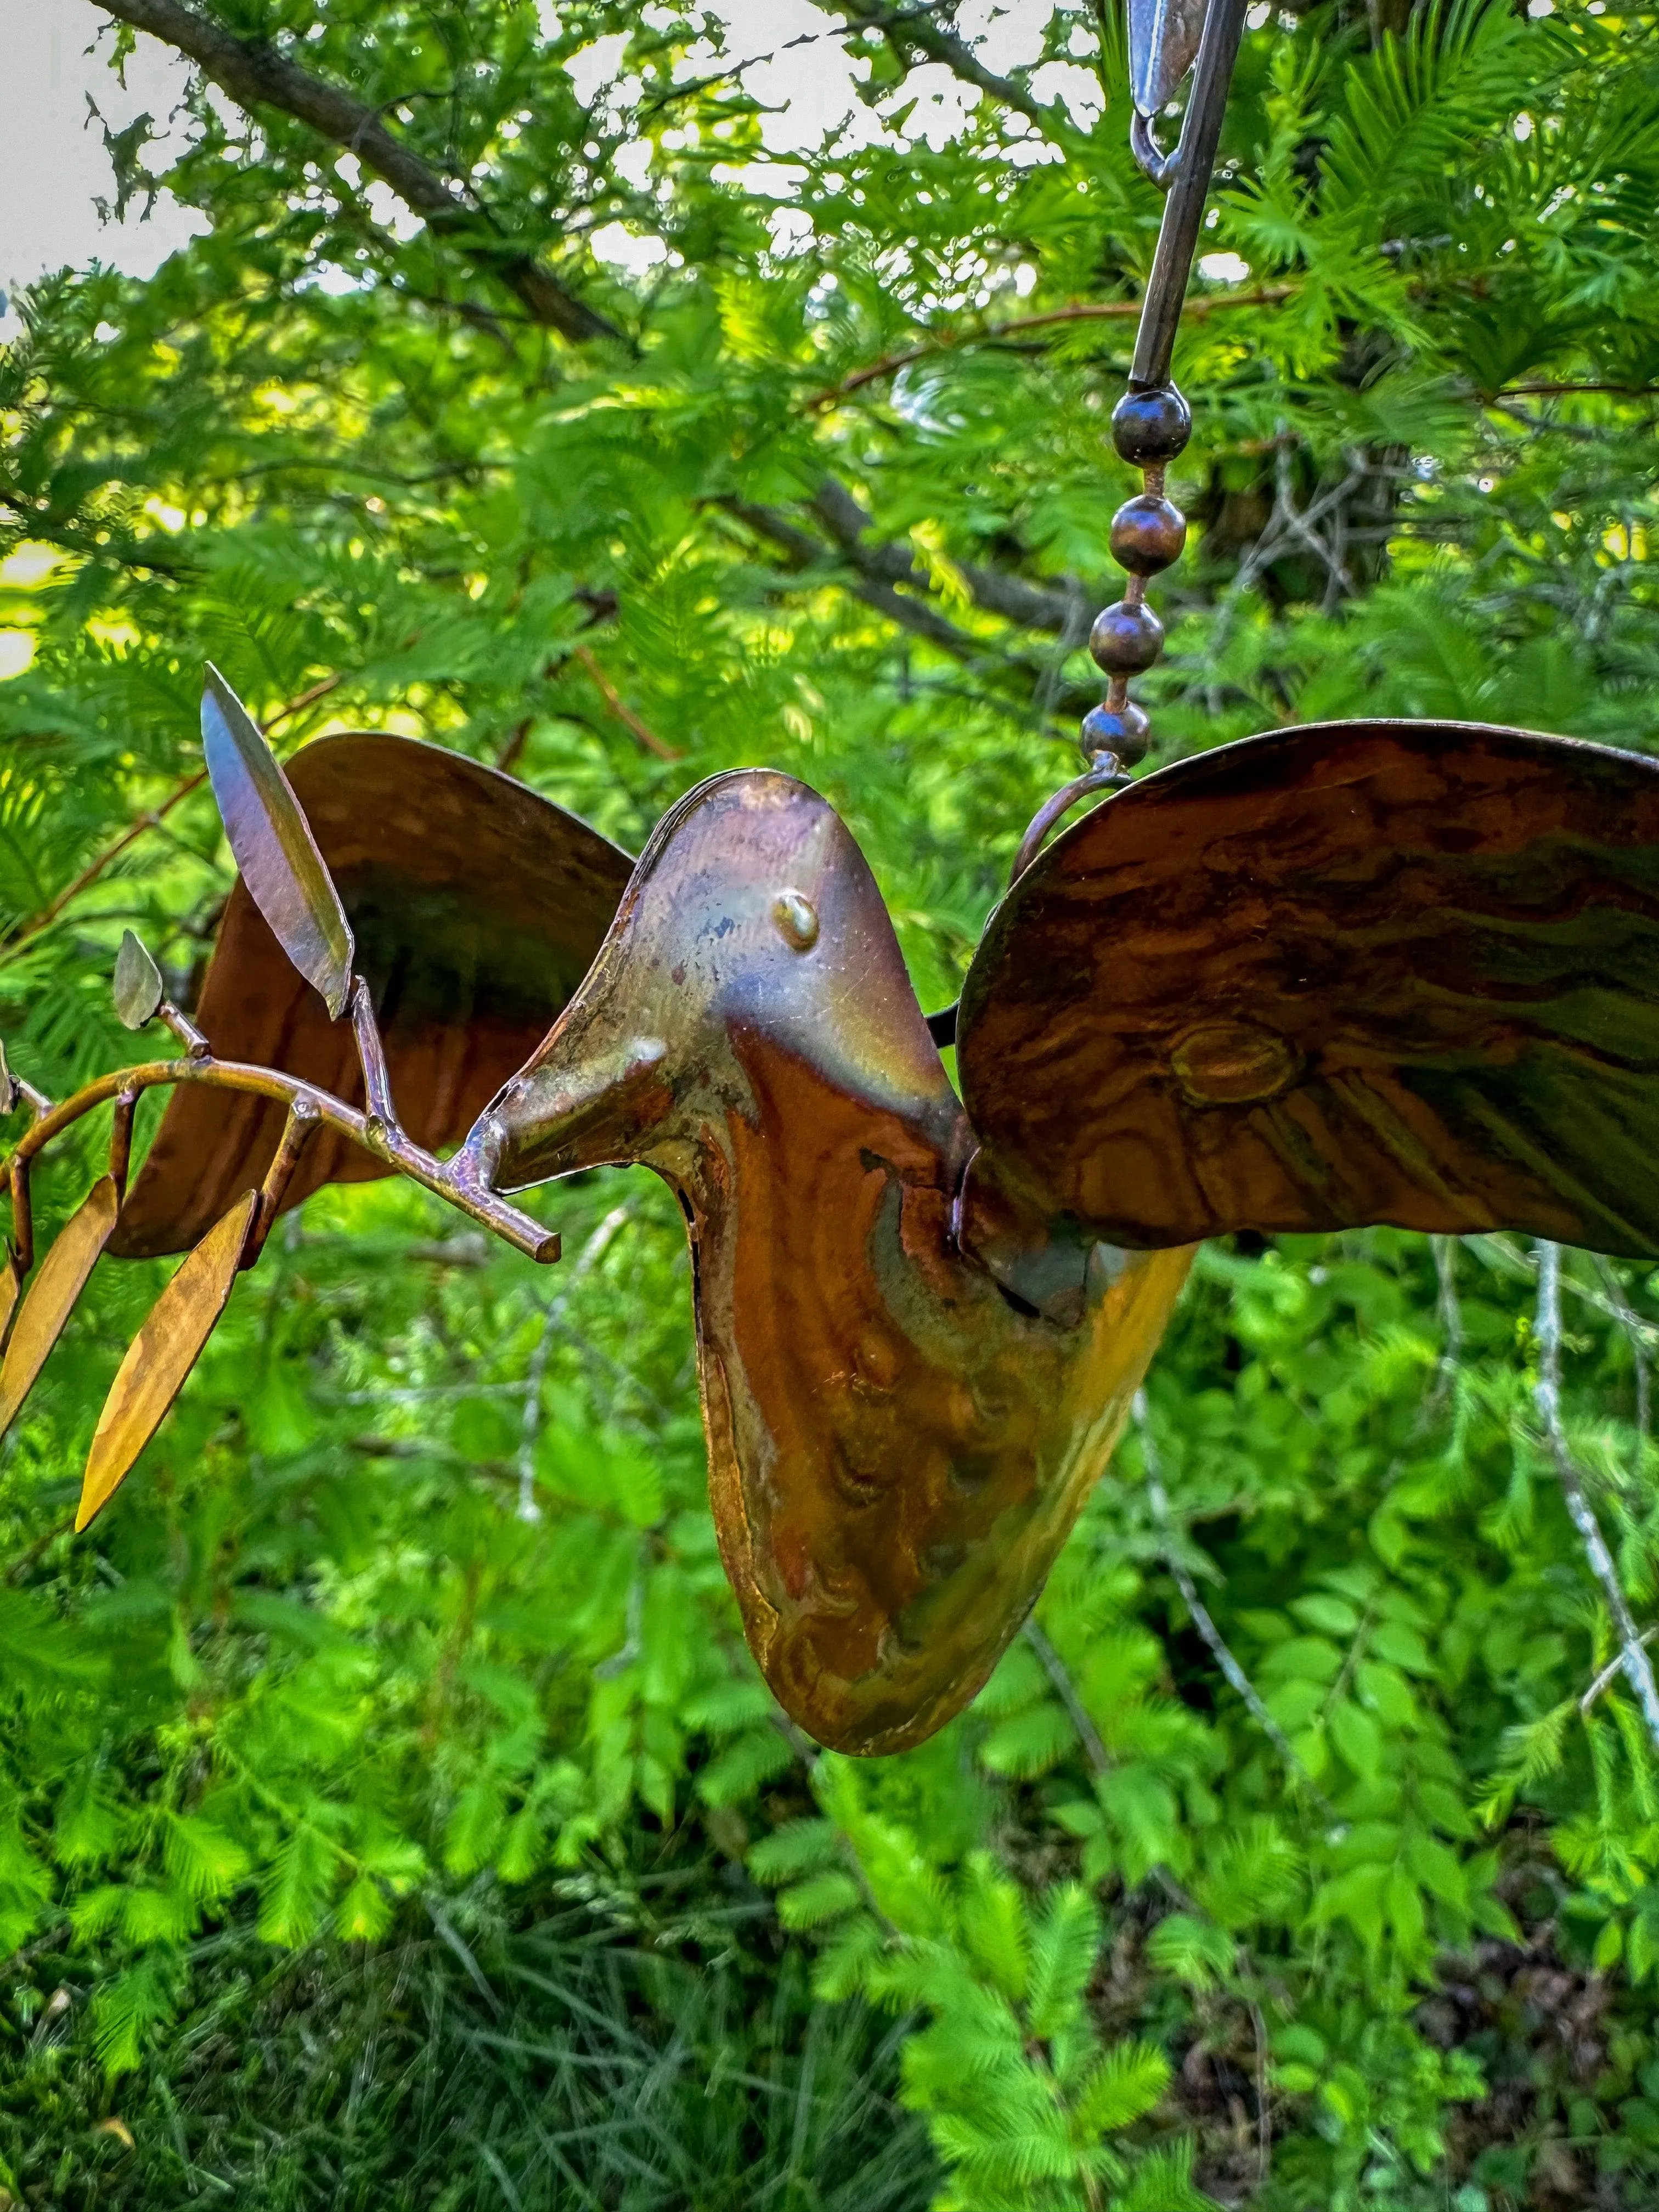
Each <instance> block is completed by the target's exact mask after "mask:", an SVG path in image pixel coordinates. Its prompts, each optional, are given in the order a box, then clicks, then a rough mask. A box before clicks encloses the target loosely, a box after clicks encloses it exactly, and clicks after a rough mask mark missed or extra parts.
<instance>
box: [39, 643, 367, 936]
mask: <svg viewBox="0 0 1659 2212" xmlns="http://www.w3.org/2000/svg"><path fill="white" fill-rule="evenodd" d="M344 681H345V678H343V676H325V678H323V680H322V682H321V683H320V684H313V685H312V687H311V689H310V690H308V691H302V692H301V694H300V696H299V697H298V698H297V699H290V700H289V702H288V704H287V705H286V706H285V707H279V708H277V709H276V713H275V714H273V715H272V716H271V718H270V720H269V721H268V722H267V723H265V725H264V730H265V734H266V735H267V737H268V736H269V735H270V732H271V731H272V730H274V729H275V728H276V725H277V724H278V722H285V721H287V720H289V716H290V715H293V714H301V713H302V712H303V711H304V709H305V708H307V707H313V706H315V704H316V703H317V702H318V700H319V699H325V698H327V696H328V695H329V693H330V692H331V691H334V690H338V688H339V686H340V685H341V684H343V683H344ZM206 781H207V770H206V769H204V768H198V769H192V770H191V774H190V775H187V776H185V777H184V778H183V779H182V780H181V781H179V782H178V783H175V784H174V785H173V788H172V790H171V791H170V792H168V793H167V797H166V798H165V799H161V801H160V802H159V803H158V804H157V805H155V806H152V807H151V808H150V809H149V811H148V812H147V813H143V814H141V815H140V816H139V817H138V818H137V821H136V822H130V823H128V824H127V826H126V828H125V829H124V830H123V831H122V832H121V834H120V836H118V838H116V839H115V841H114V842H113V843H112V844H109V845H106V846H105V848H104V849H103V851H102V852H101V853H100V854H97V855H96V857H95V858H94V859H93V860H89V861H88V864H87V866H85V867H84V868H82V871H81V872H80V874H79V875H78V876H76V878H75V880H74V882H73V883H72V884H65V885H64V889H63V890H61V891H59V892H58V896H57V897H56V898H54V899H53V900H52V902H51V904H50V905H48V906H43V907H42V908H41V909H40V913H39V914H36V915H30V917H29V919H28V920H27V921H25V922H22V923H20V924H19V926H18V929H17V933H16V934H15V937H13V939H12V940H11V942H10V944H9V945H7V946H6V948H5V953H4V957H5V958H6V959H7V960H9V959H10V958H11V957H13V955H14V954H15V952H16V951H18V949H19V947H20V946H21V945H26V944H27V942H28V940H29V939H31V938H32V937H38V936H39V935H40V933H41V931H42V930H43V929H50V928H51V927H52V923H53V922H54V921H57V919H58V915H60V914H62V913H63V911H64V908H65V907H66V906H69V905H70V904H71V903H72V902H74V901H75V900H76V899H77V898H79V897H80V896H81V894H82V891H84V890H90V889H91V887H92V885H93V884H95V883H96V882H97V881H98V878H100V876H101V875H102V874H103V873H104V872H105V871H106V869H107V868H108V867H109V866H111V864H112V862H113V861H116V860H119V859H120V857H121V855H122V854H123V853H125V851H126V849H127V848H128V847H129V846H130V845H135V844H137V842H138V840H139V838H141V837H143V836H145V835H146V834H147V833H148V832H149V830H151V829H159V828H160V827H161V823H163V822H165V821H166V819H167V816H168V815H169V814H171V813H172V811H173V808H174V807H175V806H178V805H181V804H182V802H183V801H184V800H185V799H188V798H189V797H190V794H191V792H192V791H197V790H199V789H200V787H202V785H203V784H204V783H205V782H206Z"/></svg>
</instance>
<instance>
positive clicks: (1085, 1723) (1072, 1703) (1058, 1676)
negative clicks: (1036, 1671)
mask: <svg viewBox="0 0 1659 2212" xmlns="http://www.w3.org/2000/svg"><path fill="white" fill-rule="evenodd" d="M1025 1641H1026V1642H1027V1643H1028V1644H1030V1647H1031V1649H1032V1650H1033V1651H1035V1652H1036V1656H1037V1664H1038V1665H1039V1666H1040V1667H1041V1668H1042V1671H1043V1673H1044V1674H1046V1675H1047V1676H1048V1680H1049V1681H1050V1683H1051V1684H1052V1685H1053V1686H1054V1695H1055V1696H1056V1697H1057V1698H1058V1699H1060V1704H1061V1705H1064V1706H1065V1708H1066V1719H1067V1720H1069V1721H1070V1723H1072V1726H1073V1728H1074V1729H1076V1730H1077V1736H1078V1741H1079V1743H1080V1744H1081V1745H1082V1746H1083V1756H1084V1757H1085V1759H1087V1760H1088V1762H1089V1771H1090V1772H1091V1774H1092V1775H1093V1776H1094V1778H1095V1779H1096V1780H1097V1781H1098V1780H1099V1779H1100V1777H1101V1776H1102V1775H1103V1774H1109V1773H1110V1772H1111V1771H1112V1759H1111V1754H1110V1753H1109V1751H1108V1750H1107V1748H1106V1746H1105V1744H1104V1742H1103V1741H1102V1738H1101V1734H1100V1730H1099V1729H1097V1727H1096V1726H1095V1724H1094V1722H1093V1720H1092V1719H1091V1717H1090V1714H1089V1708H1088V1707H1087V1706H1086V1705H1085V1704H1084V1702H1083V1700H1082V1699H1081V1698H1080V1697H1079V1695H1078V1693H1077V1684H1076V1683H1075V1682H1074V1681H1073V1680H1072V1675H1071V1669H1070V1668H1068V1667H1067V1666H1066V1662H1065V1661H1064V1660H1063V1659H1062V1658H1061V1657H1060V1654H1059V1652H1058V1651H1056V1650H1055V1649H1054V1645H1053V1644H1051V1643H1050V1642H1049V1641H1048V1638H1047V1636H1045V1635H1044V1633H1043V1632H1042V1629H1040V1628H1039V1627H1038V1626H1037V1624H1036V1620H1035V1619H1034V1618H1033V1619H1031V1620H1027V1622H1026V1624H1025Z"/></svg>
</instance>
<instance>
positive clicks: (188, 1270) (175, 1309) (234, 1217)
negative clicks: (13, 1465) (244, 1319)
mask: <svg viewBox="0 0 1659 2212" xmlns="http://www.w3.org/2000/svg"><path fill="white" fill-rule="evenodd" d="M258 1207H259V1194H258V1191H257V1190H251V1191H249V1192H248V1193H247V1194H246V1196H245V1197H242V1198H240V1199H238V1200H237V1201H236V1203H235V1205H234V1206H232V1207H231V1209H230V1211H229V1212H228V1213H227V1214H226V1215H225V1216H224V1217H223V1218H222V1220H221V1221H219V1222H218V1223H217V1224H216V1225H215V1226H214V1227H213V1228H211V1229H210V1230H209V1231H208V1233H207V1235H206V1236H205V1237H204V1238H203V1239H202V1241H201V1243H199V1244H198V1245H197V1247H196V1249H195V1250H194V1251H193V1252H192V1253H191V1255H190V1256H189V1257H188V1259H186V1260H185V1262H184V1264H183V1266H182V1267H180V1268H179V1272H178V1273H177V1274H176V1275H174V1277H173V1280H172V1281H171V1282H170V1283H169V1284H168V1285H167V1288H166V1290H164V1291H162V1293H161V1297H159V1298H158V1299H157V1300H156V1301H155V1306H154V1308H153V1309H152V1310H151V1312H150V1316H149V1320H148V1321H147V1322H145V1323H144V1325H143V1328H141V1329H140V1330H139V1332H138V1334H137V1336H136V1337H134V1339H133V1340H132V1342H131V1345H130V1346H128V1348H127V1356H126V1358H125V1359H124V1360H123V1361H122V1362H121V1365H120V1368H119V1370H118V1373H117V1375H116V1377H115V1380H114V1382H113V1383H111V1385H110V1392H109V1396H108V1397H107V1398H106V1400H105V1401H104V1410H103V1412H102V1413H100V1415H99V1416H98V1427H97V1430H96V1431H95V1433H94V1437H93V1439H92V1449H91V1451H90V1452H89V1453H88V1456H87V1472H86V1476H85V1479H84V1480H83V1481H82V1485H81V1503H80V1506H79V1508H78V1509H77V1510H76V1516H75V1525H76V1528H77V1529H80V1528H85V1527H86V1525H87V1523H88V1522H89V1521H91V1520H92V1519H93V1518H94V1516H95V1515H97V1514H99V1513H100V1512H102V1510H103V1509H104V1507H105V1506H106V1504H108V1503H109V1501H110V1499H111V1498H112V1497H113V1496H114V1494H115V1492H117V1490H118V1489H119V1488H120V1486H121V1484H122V1482H123V1481H124V1480H125V1477H126V1474H127V1470H128V1469H129V1468H131V1465H132V1463H133V1462H134V1460H136V1459H137V1456H138V1455H139V1453H140V1452H141V1451H143V1449H144V1446H145V1445H146V1444H147V1443H149V1440H150V1438H151V1437H153V1436H154V1435H155V1431H156V1430H157V1429H158V1428H159V1427H160V1426H161V1420H162V1418H163V1416H164V1415H165V1414H166V1413H167V1408H168V1407H169V1406H171V1405H172V1403H173V1400H174V1399H175V1398H176V1397H177V1396H178V1395H179V1391H180V1390H182V1389H183V1388H184V1386H185V1377H186V1376H188V1375H189V1373H190V1370H191V1368H192V1367H194V1365H195V1364H196V1362H197V1358H199V1357H200V1354H201V1350H202V1346H204V1344H205V1343H206V1342H207V1340H208V1339H209V1337H210V1336H211V1335H212V1334H213V1331H214V1328H215V1325H216V1322H217V1321H218V1319H219V1316H220V1315H221V1314H222V1312H223V1311H224V1310H225V1301H226V1299H227V1298H228V1297H229V1296H230V1288H231V1285H232V1284H233V1283H234V1281H235V1280H236V1270H237V1268H238V1267H239V1266H240V1264H241V1258H242V1254H243V1252H244V1250H245V1249H246V1245H247V1237H248V1231H249V1230H250V1229H251V1228H252V1225H253V1220H254V1216H255V1215H256V1214H257V1212H258Z"/></svg>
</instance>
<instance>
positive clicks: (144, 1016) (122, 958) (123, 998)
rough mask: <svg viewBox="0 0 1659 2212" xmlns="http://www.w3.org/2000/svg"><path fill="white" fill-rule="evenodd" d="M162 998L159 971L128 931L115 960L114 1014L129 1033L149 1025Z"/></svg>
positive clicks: (125, 930)
mask: <svg viewBox="0 0 1659 2212" xmlns="http://www.w3.org/2000/svg"><path fill="white" fill-rule="evenodd" d="M163 996H164V993H163V989H162V985H161V969H159V968H158V967H157V966H156V964H155V962H154V961H153V960H152V959H151V958H150V957H149V952H148V951H146V949H145V948H144V946H143V945H141V944H140V943H139V941H138V939H137V938H136V937H135V936H134V935H133V933H132V932H131V930H130V929H124V930H123V931H122V932H121V950H120V951H118V953H117V954H116V956H115V1011H116V1012H117V1013H118V1015H119V1016H120V1018H121V1019H122V1021H123V1022H124V1023H125V1024H126V1026H127V1028H128V1029H130V1030H141V1029H143V1026H144V1024H145V1023H146V1022H148V1021H152V1020H153V1019H154V1018H155V1010H156V1008H157V1007H158V1006H160V1005H161V1000H162V998H163Z"/></svg>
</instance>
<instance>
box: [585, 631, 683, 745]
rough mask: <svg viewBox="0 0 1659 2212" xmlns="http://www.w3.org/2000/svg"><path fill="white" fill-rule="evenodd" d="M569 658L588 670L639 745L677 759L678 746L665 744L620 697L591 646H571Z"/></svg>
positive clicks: (600, 693)
mask: <svg viewBox="0 0 1659 2212" xmlns="http://www.w3.org/2000/svg"><path fill="white" fill-rule="evenodd" d="M571 657H572V659H576V660H580V663H581V665H582V666H583V667H584V668H585V669H586V671H587V673H588V675H589V676H590V677H591V678H592V682H593V686H594V689H595V690H597V691H598V693H599V696H600V698H601V699H603V700H604V702H605V705H606V706H607V707H608V708H610V709H611V713H612V714H614V715H615V716H616V718H617V720H618V721H619V722H620V723H621V724H622V726H623V729H625V730H627V731H628V732H629V733H630V734H631V735H632V736H634V737H635V738H638V740H639V742H640V743H641V744H642V745H643V746H644V747H645V749H646V750H647V752H648V753H655V755H656V756H657V758H658V759H659V760H665V761H676V760H678V759H679V758H680V757H681V755H680V751H679V749H678V747H677V746H674V745H670V744H664V742H663V740H662V739H661V738H659V736H658V735H657V733H656V732H655V731H654V730H653V728H652V727H651V726H650V725H649V723H647V722H642V721H641V720H640V718H639V716H638V715H637V714H635V712H634V709H633V708H631V707H630V706H629V704H628V703H627V702H626V701H625V700H624V699H623V696H622V694H621V693H620V692H619V691H618V690H617V687H616V685H615V684H613V683H612V682H611V678H609V677H608V676H607V675H606V674H605V671H604V669H603V668H601V667H600V665H599V661H598V659H596V658H595V656H594V653H593V648H592V646H588V645H579V646H576V647H574V648H573V651H572V655H571Z"/></svg>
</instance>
